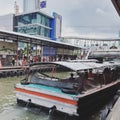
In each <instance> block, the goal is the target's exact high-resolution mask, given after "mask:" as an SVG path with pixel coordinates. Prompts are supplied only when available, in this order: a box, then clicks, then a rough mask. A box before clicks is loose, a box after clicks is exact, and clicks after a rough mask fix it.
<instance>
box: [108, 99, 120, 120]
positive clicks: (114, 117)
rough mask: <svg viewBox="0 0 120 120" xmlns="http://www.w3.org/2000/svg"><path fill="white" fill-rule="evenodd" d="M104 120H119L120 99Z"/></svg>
mask: <svg viewBox="0 0 120 120" xmlns="http://www.w3.org/2000/svg"><path fill="white" fill-rule="evenodd" d="M106 120H120V97H119V98H118V100H117V101H116V103H115V105H114V106H113V108H112V109H111V112H110V113H109V115H108V116H107V118H106Z"/></svg>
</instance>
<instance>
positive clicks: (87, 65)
mask: <svg viewBox="0 0 120 120" xmlns="http://www.w3.org/2000/svg"><path fill="white" fill-rule="evenodd" d="M42 65H44V66H45V65H49V66H58V65H59V66H61V67H64V68H68V69H70V70H72V71H82V70H88V69H97V68H99V69H100V68H105V67H112V66H113V67H114V66H118V65H120V63H110V62H104V63H96V62H70V61H69V62H68V61H56V62H44V63H35V64H33V65H32V66H36V67H40V66H42Z"/></svg>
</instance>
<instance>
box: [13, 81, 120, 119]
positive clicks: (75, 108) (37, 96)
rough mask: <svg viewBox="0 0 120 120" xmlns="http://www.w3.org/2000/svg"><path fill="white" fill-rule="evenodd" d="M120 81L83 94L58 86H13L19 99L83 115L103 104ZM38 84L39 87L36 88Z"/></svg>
mask: <svg viewBox="0 0 120 120" xmlns="http://www.w3.org/2000/svg"><path fill="white" fill-rule="evenodd" d="M119 85H120V81H116V82H112V83H110V84H108V85H104V86H102V87H101V86H98V87H97V88H95V89H93V90H91V91H87V92H85V93H84V94H79V95H76V94H67V93H64V92H62V90H61V89H59V88H53V87H48V86H42V85H37V87H34V85H32V87H31V85H29V84H27V85H21V84H18V85H16V87H15V91H16V96H17V99H18V100H19V101H24V102H26V104H27V103H31V104H35V105H39V106H43V107H46V108H48V109H51V108H53V107H55V110H57V111H60V112H62V113H65V114H69V115H72V116H81V117H82V116H84V115H86V114H91V112H93V111H95V110H96V109H97V108H99V107H100V106H102V105H104V104H105V103H106V102H108V101H109V100H110V99H112V97H113V96H114V95H115V93H116V91H117V90H118V89H119ZM38 86H39V88H38Z"/></svg>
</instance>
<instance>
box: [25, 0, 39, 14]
mask: <svg viewBox="0 0 120 120" xmlns="http://www.w3.org/2000/svg"><path fill="white" fill-rule="evenodd" d="M39 3H40V0H23V12H30V11H35V10H38V9H39V8H40V7H39Z"/></svg>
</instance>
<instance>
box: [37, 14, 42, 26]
mask: <svg viewBox="0 0 120 120" xmlns="http://www.w3.org/2000/svg"><path fill="white" fill-rule="evenodd" d="M37 23H39V24H41V23H42V16H41V15H40V14H37Z"/></svg>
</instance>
